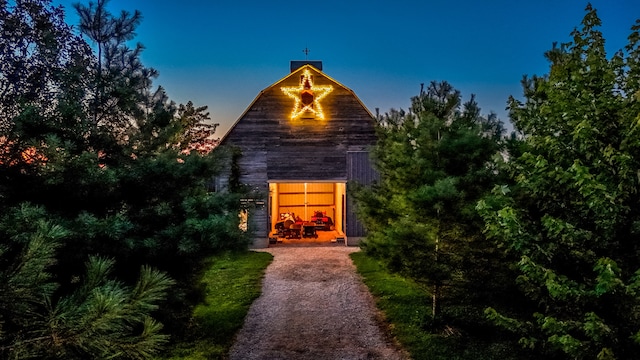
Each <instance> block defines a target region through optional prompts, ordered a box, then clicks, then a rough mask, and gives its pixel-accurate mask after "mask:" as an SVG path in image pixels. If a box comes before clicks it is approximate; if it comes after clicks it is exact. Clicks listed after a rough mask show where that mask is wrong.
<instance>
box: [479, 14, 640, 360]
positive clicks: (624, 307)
mask: <svg viewBox="0 0 640 360" xmlns="http://www.w3.org/2000/svg"><path fill="white" fill-rule="evenodd" d="M639 24H640V23H639ZM599 25H600V19H599V18H598V16H597V13H596V11H595V10H594V9H592V8H591V6H589V7H587V13H586V15H585V17H584V19H583V21H582V25H581V27H580V28H578V29H576V30H574V31H573V33H572V37H573V39H572V40H573V41H572V42H569V43H564V44H561V45H560V46H555V45H554V47H553V49H552V50H550V51H549V52H547V53H546V57H547V59H548V60H549V62H550V64H551V66H550V71H549V74H548V75H546V76H544V77H532V78H526V77H525V79H524V80H523V88H524V95H525V98H526V100H525V101H524V102H519V101H517V100H515V99H513V98H512V99H511V100H510V111H511V118H512V121H513V123H514V126H515V127H516V129H517V130H518V131H519V132H520V133H521V134H522V136H523V137H524V139H525V147H524V148H523V149H524V151H523V152H522V154H520V155H519V156H517V157H514V158H513V159H512V160H511V162H510V167H511V170H512V172H513V176H514V181H515V183H516V184H515V185H514V186H511V187H500V188H497V189H496V190H497V191H496V198H495V199H494V201H493V202H492V203H491V204H489V203H483V202H481V203H480V204H479V206H478V208H479V209H480V210H481V211H482V212H483V214H484V217H485V220H486V222H487V231H488V233H489V234H490V235H492V236H494V237H495V238H496V239H497V241H498V244H499V245H500V246H503V247H504V248H506V249H507V250H508V251H509V252H510V253H511V254H513V255H515V256H516V257H517V258H518V259H519V261H518V262H517V264H515V265H516V266H517V268H518V269H519V272H520V275H519V276H518V277H517V279H516V281H517V283H518V285H519V286H520V288H521V289H522V291H523V293H524V294H526V296H527V297H528V298H529V299H530V301H531V304H532V305H533V307H534V309H533V310H531V312H528V313H526V311H528V309H526V308H523V309H522V310H523V312H525V314H523V315H522V316H513V315H511V316H507V315H505V314H502V313H499V312H498V311H496V310H494V309H488V310H487V314H488V315H489V316H490V317H491V318H492V319H494V320H495V321H496V322H498V323H501V324H502V325H504V326H505V327H507V328H510V329H512V330H514V331H516V332H518V333H520V334H521V336H522V339H521V343H522V344H523V345H524V346H526V347H528V348H531V349H535V350H536V351H539V352H540V353H542V354H544V356H545V357H546V358H572V359H595V358H597V359H630V358H633V357H636V356H637V354H638V351H639V350H640V347H639V345H640V344H639V343H640V311H639V310H640V293H639V292H638V289H639V286H640V266H639V264H640V243H639V242H638V241H637V239H638V236H639V235H640V208H639V207H638V203H639V201H640V197H639V196H640V193H639V191H638V189H639V186H640V178H638V172H637V171H638V169H639V168H640V158H639V157H638V154H640V151H639V150H640V148H638V146H640V133H639V128H638V126H637V121H638V114H640V105H639V104H640V103H639V102H638V90H640V87H639V82H638V74H640V66H638V65H639V61H638V60H639V57H638V54H640V51H639V50H638V44H639V42H638V40H639V35H638V30H639V29H640V26H639V25H636V26H635V27H634V28H633V32H632V34H631V36H630V37H629V39H630V44H629V46H628V47H627V52H626V54H627V55H626V56H625V53H623V52H622V51H620V52H617V53H616V54H615V55H614V56H613V57H612V58H610V59H608V58H607V56H606V52H605V49H604V39H603V37H602V34H601V32H600V31H599V30H598V29H597V28H598V26H599ZM525 310H526V311H525Z"/></svg>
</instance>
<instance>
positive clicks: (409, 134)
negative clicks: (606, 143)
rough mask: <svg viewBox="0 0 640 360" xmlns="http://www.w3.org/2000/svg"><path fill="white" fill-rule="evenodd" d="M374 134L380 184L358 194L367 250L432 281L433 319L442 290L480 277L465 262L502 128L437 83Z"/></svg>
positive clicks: (476, 234)
mask: <svg viewBox="0 0 640 360" xmlns="http://www.w3.org/2000/svg"><path fill="white" fill-rule="evenodd" d="M377 131H378V138H379V141H378V143H377V145H376V147H375V149H374V159H375V164H376V167H377V169H378V171H379V172H380V177H381V180H380V183H379V184H377V185H374V186H373V187H372V188H371V190H368V189H367V188H360V189H359V190H358V191H357V192H356V194H355V195H356V199H357V205H358V209H359V212H360V215H361V216H360V218H362V219H365V225H366V227H367V230H368V235H367V240H366V242H365V243H364V248H365V250H366V251H367V252H369V253H370V254H372V255H375V256H378V257H380V258H383V259H386V260H387V261H388V264H389V266H390V267H391V268H392V269H394V270H396V271H401V272H403V273H405V274H408V275H409V276H411V277H412V278H414V279H417V280H418V281H420V282H424V283H426V284H429V285H430V286H431V287H432V296H433V303H432V317H433V319H434V320H438V319H439V318H440V317H441V301H442V298H443V297H446V296H445V295H443V291H445V290H446V291H449V295H451V294H452V293H453V292H457V291H459V290H460V289H461V288H464V287H466V286H470V285H471V284H472V283H474V281H473V280H472V278H473V277H474V276H481V275H480V273H481V271H480V269H478V268H475V269H468V268H466V265H465V263H473V262H474V261H476V260H478V258H476V256H477V254H476V255H474V252H475V251H476V250H480V249H481V248H482V247H483V246H484V245H482V243H483V242H484V238H483V237H482V236H481V235H480V229H481V226H480V224H481V222H480V220H481V219H480V218H479V216H478V215H477V214H476V212H475V210H474V207H475V204H476V202H477V201H478V199H479V198H481V197H482V196H483V195H484V194H485V193H487V192H488V191H489V190H490V189H491V188H492V187H493V186H494V184H495V183H496V176H495V174H494V170H495V169H494V168H493V166H492V162H491V161H492V158H493V157H495V156H496V155H498V153H499V151H500V150H501V147H502V145H501V140H500V139H501V135H502V132H503V128H502V126H501V123H500V122H499V121H497V120H496V119H495V117H494V116H493V115H492V116H490V117H488V118H484V117H482V116H480V109H479V108H478V106H477V104H476V102H475V100H474V98H473V97H472V98H471V100H469V101H468V102H466V103H464V104H463V106H462V108H461V97H460V93H459V92H458V91H456V90H455V89H453V87H452V86H451V85H449V84H448V83H446V82H443V83H435V82H434V83H431V84H430V86H429V87H428V88H427V90H426V91H424V92H421V94H420V95H419V96H416V97H414V98H413V99H412V106H411V109H410V111H409V112H408V113H406V112H404V111H393V110H392V111H391V113H389V114H386V115H385V116H383V117H381V118H379V119H378V126H377ZM474 258H475V260H474ZM485 275H486V273H485ZM485 280H486V279H485Z"/></svg>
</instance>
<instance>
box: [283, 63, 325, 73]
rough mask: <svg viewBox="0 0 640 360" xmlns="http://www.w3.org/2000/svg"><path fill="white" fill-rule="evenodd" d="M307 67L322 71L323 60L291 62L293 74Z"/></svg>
mask: <svg viewBox="0 0 640 360" xmlns="http://www.w3.org/2000/svg"><path fill="white" fill-rule="evenodd" d="M305 65H311V66H313V67H314V68H316V69H318V70H320V71H322V61H321V60H291V66H290V67H291V72H294V71H296V70H298V69H300V68H301V67H303V66H305Z"/></svg>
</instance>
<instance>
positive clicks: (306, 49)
mask: <svg viewBox="0 0 640 360" xmlns="http://www.w3.org/2000/svg"><path fill="white" fill-rule="evenodd" d="M309 51H310V50H309V48H308V47H306V46H305V48H304V50H302V52H303V53H304V59H305V60H309Z"/></svg>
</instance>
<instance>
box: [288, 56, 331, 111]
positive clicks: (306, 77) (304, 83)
mask: <svg viewBox="0 0 640 360" xmlns="http://www.w3.org/2000/svg"><path fill="white" fill-rule="evenodd" d="M280 89H281V90H282V92H284V93H285V94H286V95H287V96H288V97H290V98H292V99H293V100H294V101H295V103H294V105H293V111H292V112H291V120H293V119H296V118H298V117H300V116H301V115H302V114H304V113H312V114H314V116H315V117H316V118H318V119H320V120H324V113H323V111H322V105H320V100H322V99H323V98H325V97H326V96H327V95H328V94H329V93H330V92H332V91H333V86H331V85H315V84H314V83H313V76H312V75H311V72H310V71H309V69H305V70H304V72H303V73H302V77H301V79H300V85H298V86H283V87H281V88H280ZM311 99H312V101H311Z"/></svg>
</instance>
